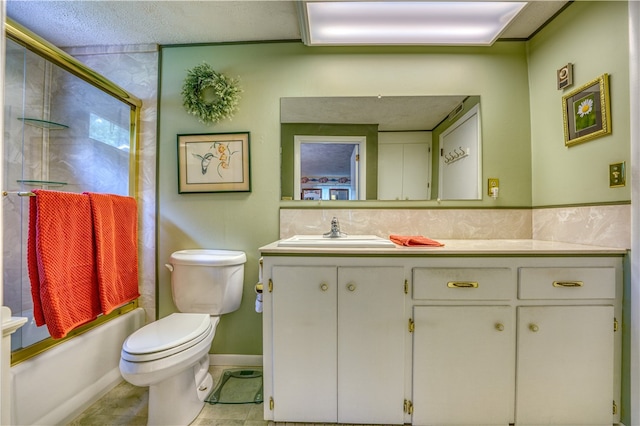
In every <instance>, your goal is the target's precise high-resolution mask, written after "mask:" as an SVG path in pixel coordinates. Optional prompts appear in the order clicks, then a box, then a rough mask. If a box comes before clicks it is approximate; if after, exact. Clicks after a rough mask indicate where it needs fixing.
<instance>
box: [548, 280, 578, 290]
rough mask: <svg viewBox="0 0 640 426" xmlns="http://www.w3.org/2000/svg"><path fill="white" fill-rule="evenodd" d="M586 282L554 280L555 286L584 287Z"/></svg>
mask: <svg viewBox="0 0 640 426" xmlns="http://www.w3.org/2000/svg"><path fill="white" fill-rule="evenodd" d="M583 285H584V283H583V282H582V281H554V282H553V286H554V287H567V288H569V287H582V286H583Z"/></svg>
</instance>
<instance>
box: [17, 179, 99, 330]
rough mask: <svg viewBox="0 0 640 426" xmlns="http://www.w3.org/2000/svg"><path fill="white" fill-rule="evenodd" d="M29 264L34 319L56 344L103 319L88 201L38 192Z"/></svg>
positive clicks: (32, 207) (32, 210) (32, 217)
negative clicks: (88, 323) (79, 329)
mask: <svg viewBox="0 0 640 426" xmlns="http://www.w3.org/2000/svg"><path fill="white" fill-rule="evenodd" d="M33 192H34V193H35V194H36V196H35V197H31V199H30V200H29V209H30V211H29V219H30V220H29V237H28V244H27V261H28V270H29V279H30V281H31V294H32V298H33V304H34V318H35V320H36V324H37V325H43V324H45V323H46V324H47V328H48V329H49V333H50V334H51V337H53V338H54V339H59V338H62V337H64V336H66V335H67V333H68V332H69V331H71V330H72V329H74V328H76V327H78V326H80V325H82V324H85V323H87V322H89V321H92V320H94V319H95V318H96V317H97V316H98V315H99V314H100V302H99V299H98V286H97V278H96V273H95V265H94V261H93V259H94V249H93V238H92V235H93V225H92V220H91V208H90V205H89V198H88V197H87V196H86V195H83V194H75V193H70V192H58V191H47V190H34V191H33Z"/></svg>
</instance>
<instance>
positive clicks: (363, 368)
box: [265, 265, 406, 424]
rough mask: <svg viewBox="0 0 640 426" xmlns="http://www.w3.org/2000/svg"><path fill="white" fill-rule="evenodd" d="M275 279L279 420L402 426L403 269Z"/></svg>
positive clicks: (325, 269) (315, 269)
mask: <svg viewBox="0 0 640 426" xmlns="http://www.w3.org/2000/svg"><path fill="white" fill-rule="evenodd" d="M270 275H271V282H272V291H271V293H270V297H271V303H272V305H271V306H272V310H271V313H272V318H273V320H272V336H273V340H272V346H271V345H270V346H271V347H272V348H273V349H272V365H273V372H274V374H273V382H272V387H273V393H272V397H271V398H272V401H270V403H271V404H272V407H273V420H275V421H289V422H325V423H336V422H339V423H385V424H402V423H403V422H404V412H403V400H404V367H403V365H404V353H405V351H404V341H405V335H406V322H405V320H406V318H405V314H404V309H405V301H404V299H405V293H404V270H403V268H402V267H384V266H373V267H349V266H340V267H336V266H322V265H319V266H289V265H282V266H273V268H271V271H270ZM269 394H270V392H267V391H265V395H269Z"/></svg>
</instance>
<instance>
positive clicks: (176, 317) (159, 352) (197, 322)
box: [122, 313, 219, 362]
mask: <svg viewBox="0 0 640 426" xmlns="http://www.w3.org/2000/svg"><path fill="white" fill-rule="evenodd" d="M213 320H215V322H216V323H217V321H219V318H217V317H215V318H212V317H211V316H210V315H208V314H191V313H175V314H171V315H169V316H167V317H165V318H162V319H160V320H158V321H154V322H152V323H150V324H148V325H146V326H144V327H142V328H140V329H139V330H137V331H136V332H135V333H133V334H132V335H131V336H129V337H128V338H127V340H125V342H124V344H123V345H122V359H124V360H126V361H130V362H148V361H154V360H157V359H161V358H165V357H168V356H171V355H174V354H176V353H179V352H182V351H184V350H186V349H189V348H191V347H193V346H195V345H197V344H198V343H199V342H201V341H202V340H203V339H206V338H207V336H208V335H209V334H210V332H211V329H212V328H213V326H214V325H217V324H213V323H212V322H213Z"/></svg>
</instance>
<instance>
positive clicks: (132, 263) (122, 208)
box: [85, 193, 140, 315]
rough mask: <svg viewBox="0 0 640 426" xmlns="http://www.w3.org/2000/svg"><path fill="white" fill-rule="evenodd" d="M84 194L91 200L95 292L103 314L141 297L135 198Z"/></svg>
mask: <svg viewBox="0 0 640 426" xmlns="http://www.w3.org/2000/svg"><path fill="white" fill-rule="evenodd" d="M85 194H87V195H88V196H89V200H90V201H91V213H92V215H93V224H94V237H95V249H96V270H97V274H98V291H99V295H100V305H101V307H102V313H103V314H105V315H106V314H108V313H110V312H111V311H113V310H114V309H115V308H117V307H118V306H121V305H123V304H125V303H127V302H130V301H132V300H134V299H137V298H138V297H139V296H140V293H139V291H138V213H137V206H136V200H135V199H134V198H132V197H124V196H121V195H113V194H96V193H85Z"/></svg>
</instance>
